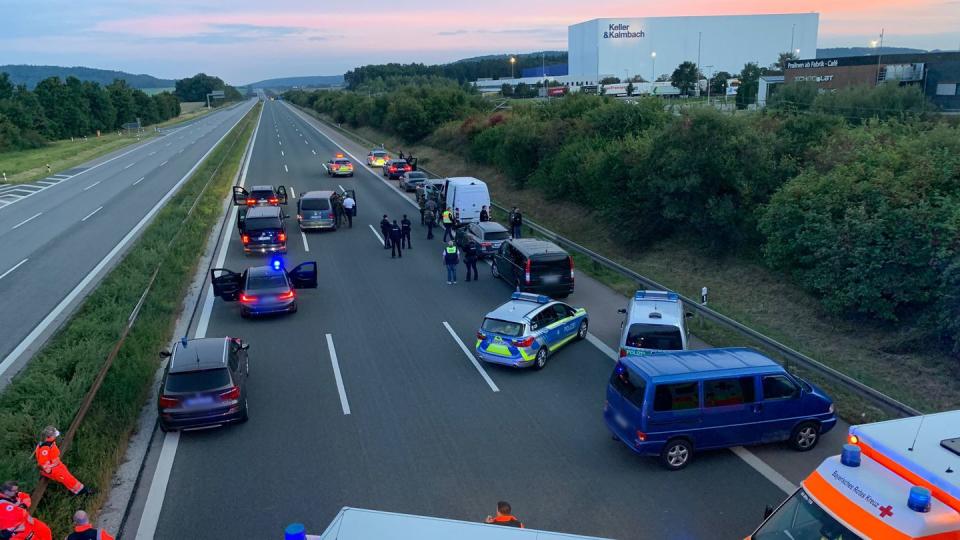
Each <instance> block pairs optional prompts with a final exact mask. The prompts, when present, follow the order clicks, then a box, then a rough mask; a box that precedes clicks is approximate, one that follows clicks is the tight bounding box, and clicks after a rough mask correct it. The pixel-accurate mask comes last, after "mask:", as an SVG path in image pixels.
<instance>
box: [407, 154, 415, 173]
mask: <svg viewBox="0 0 960 540" xmlns="http://www.w3.org/2000/svg"><path fill="white" fill-rule="evenodd" d="M417 159H418V158H415V157H413V158H407V163H408V164H409V165H410V168H412V169H413V170H417Z"/></svg>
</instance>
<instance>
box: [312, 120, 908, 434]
mask: <svg viewBox="0 0 960 540" xmlns="http://www.w3.org/2000/svg"><path fill="white" fill-rule="evenodd" d="M311 112H312V111H311ZM314 116H315V117H317V116H316V115H314ZM319 119H320V121H322V122H324V123H325V124H327V125H328V126H330V127H332V128H334V129H337V130H339V131H341V132H343V134H344V135H346V136H348V137H351V138H353V139H356V140H360V141H362V142H366V143H368V144H371V145H373V146H378V144H375V143H373V142H372V141H370V140H369V139H367V138H366V137H363V136H361V135H359V134H357V133H354V132H352V131H349V130H346V129H344V128H343V127H341V126H337V125H334V124H332V123H331V122H328V121H326V120H324V119H322V118H319ZM418 169H419V170H421V171H423V172H425V173H427V175H429V176H433V177H436V178H443V177H444V176H443V175H438V174H436V173H434V172H432V171H430V170H429V169H427V168H425V167H418ZM491 206H492V207H493V208H496V209H497V210H500V211H502V212H509V211H510V210H509V209H507V208H505V207H503V206H501V205H499V204H497V203H495V202H492V201H491ZM524 225H526V226H528V227H529V228H531V229H533V230H534V231H536V232H537V233H538V234H540V235H542V236H544V237H545V238H547V239H549V240H551V241H552V242H554V243H555V244H557V245H559V246H560V247H563V248H565V249H567V250H568V251H575V252H577V253H580V254H581V255H583V256H585V257H587V258H589V259H591V260H592V261H593V262H594V263H596V264H599V265H600V266H602V267H605V268H607V269H608V270H612V271H614V272H616V273H618V274H620V275H622V276H624V277H626V278H629V279H632V280H634V281H636V282H638V283H640V284H641V285H642V286H643V287H644V288H646V289H655V290H664V291H666V290H670V289H669V288H668V287H665V286H664V285H661V284H660V283H657V282H656V281H654V280H652V279H650V278H648V277H645V276H642V275H640V274H638V273H637V272H634V271H633V270H631V269H629V268H627V267H625V266H623V265H622V264H620V263H618V262H616V261H613V260H611V259H609V258H607V257H604V256H603V255H600V254H599V253H596V252H594V251H593V250H590V249H588V248H586V247H583V246H581V245H580V244H578V243H576V242H574V241H573V240H570V239H568V238H565V237H563V236H560V235H559V234H557V233H555V232H553V231H551V230H550V229H547V228H546V227H544V226H542V225H539V224H537V223H536V222H534V221H532V220H529V219H526V218H524ZM680 299H681V300H682V301H683V303H684V305H685V306H686V307H687V308H689V309H691V310H692V311H694V312H695V313H697V314H699V315H701V316H703V317H704V318H706V319H709V320H711V321H713V322H715V323H717V324H719V325H721V326H724V327H726V328H728V329H730V330H733V331H734V332H736V333H738V334H740V335H742V336H743V337H746V338H748V339H751V340H753V341H755V342H756V343H758V344H759V345H761V346H763V347H766V348H768V349H771V350H774V351H776V352H777V353H779V354H780V355H782V356H783V357H784V358H786V359H788V361H792V362H794V363H796V365H797V366H799V367H801V368H803V369H806V370H809V371H811V372H814V373H817V374H818V375H820V376H821V377H823V378H825V379H827V380H829V381H830V382H831V383H833V384H836V385H838V386H840V387H843V388H845V389H847V390H848V391H850V392H852V393H854V394H856V395H858V396H860V397H863V398H865V399H866V400H868V401H870V402H872V403H874V404H875V405H878V406H879V407H880V408H882V409H884V410H886V411H888V412H891V413H893V414H895V415H897V416H918V415H921V414H923V413H921V412H920V411H918V410H917V409H914V408H913V407H911V406H909V405H907V404H905V403H903V402H901V401H899V400H897V399H894V398H892V397H890V396H888V395H886V394H884V393H882V392H880V391H879V390H877V389H875V388H871V387H869V386H867V385H865V384H863V383H862V382H860V381H858V380H856V379H854V378H853V377H850V376H849V375H846V374H844V373H841V372H839V371H837V370H836V369H833V368H832V367H830V366H828V365H826V364H824V363H822V362H820V361H818V360H815V359H813V358H810V357H809V356H807V355H805V354H803V353H801V352H799V351H797V350H794V349H792V348H790V347H788V346H786V345H784V344H783V343H780V342H779V341H777V340H775V339H773V338H771V337H768V336H765V335H763V334H761V333H760V332H757V331H756V330H754V329H752V328H750V327H748V326H746V325H744V324H742V323H740V322H737V321H735V320H733V319H731V318H730V317H727V316H726V315H724V314H722V313H719V312H717V311H714V310H712V309H710V308H708V307H707V306H705V305H702V304H700V303H699V302H697V301H696V300H694V299H691V298H688V297H686V296H683V295H680Z"/></svg>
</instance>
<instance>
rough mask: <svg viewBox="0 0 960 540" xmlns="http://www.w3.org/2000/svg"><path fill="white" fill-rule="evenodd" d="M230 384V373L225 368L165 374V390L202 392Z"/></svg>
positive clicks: (172, 391)
mask: <svg viewBox="0 0 960 540" xmlns="http://www.w3.org/2000/svg"><path fill="white" fill-rule="evenodd" d="M229 384H230V373H229V372H228V371H227V368H217V369H204V370H202V371H188V372H184V373H170V374H168V375H167V385H166V386H165V387H164V389H165V391H166V392H170V393H177V394H179V393H184V392H204V391H206V390H216V389H218V388H223V387H224V386H228V385H229Z"/></svg>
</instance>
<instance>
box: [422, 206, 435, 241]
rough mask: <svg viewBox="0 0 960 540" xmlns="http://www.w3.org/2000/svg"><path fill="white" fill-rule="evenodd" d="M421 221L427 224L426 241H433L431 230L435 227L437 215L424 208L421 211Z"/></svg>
mask: <svg viewBox="0 0 960 540" xmlns="http://www.w3.org/2000/svg"><path fill="white" fill-rule="evenodd" d="M431 202H432V201H431ZM423 220H424V221H425V222H426V223H427V240H433V228H434V227H435V226H436V225H437V214H436V213H435V212H434V211H433V210H431V209H429V208H425V209H424V210H423Z"/></svg>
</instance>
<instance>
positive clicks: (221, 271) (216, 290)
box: [210, 268, 243, 302]
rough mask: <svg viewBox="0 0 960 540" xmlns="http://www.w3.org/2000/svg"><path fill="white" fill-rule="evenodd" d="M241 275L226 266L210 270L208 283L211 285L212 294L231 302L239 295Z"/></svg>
mask: <svg viewBox="0 0 960 540" xmlns="http://www.w3.org/2000/svg"><path fill="white" fill-rule="evenodd" d="M242 281H243V279H242V276H241V275H240V274H238V273H236V272H233V271H231V270H227V269H226V268H213V269H211V270H210V284H211V285H213V295H214V296H218V297H220V298H223V299H224V300H226V301H227V302H233V301H235V300H236V299H237V298H239V297H240V287H241V286H242Z"/></svg>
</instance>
